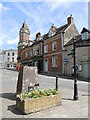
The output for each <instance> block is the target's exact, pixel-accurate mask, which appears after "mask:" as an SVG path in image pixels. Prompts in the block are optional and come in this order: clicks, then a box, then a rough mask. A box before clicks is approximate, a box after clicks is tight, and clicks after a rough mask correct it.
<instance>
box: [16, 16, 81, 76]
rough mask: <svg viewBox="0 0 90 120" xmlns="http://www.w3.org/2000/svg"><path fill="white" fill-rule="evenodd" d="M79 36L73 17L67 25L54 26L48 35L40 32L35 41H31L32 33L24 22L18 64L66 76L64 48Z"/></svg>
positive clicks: (68, 19) (21, 30)
mask: <svg viewBox="0 0 90 120" xmlns="http://www.w3.org/2000/svg"><path fill="white" fill-rule="evenodd" d="M78 34H79V33H78V31H77V29H76V26H75V24H74V20H73V17H72V15H71V16H70V17H68V18H67V23H66V24H65V25H62V26H60V27H59V28H57V27H56V26H55V25H54V24H52V26H51V28H50V29H49V31H48V32H47V34H45V35H41V33H40V32H38V33H37V34H36V39H35V40H29V37H30V31H29V29H28V27H27V25H26V23H25V21H24V23H23V25H22V27H21V29H20V32H19V36H20V37H19V43H18V62H19V63H23V65H29V66H37V67H38V72H39V73H40V72H43V73H49V74H60V75H61V74H64V68H63V66H64V65H63V49H64V48H63V46H64V45H65V43H66V42H68V41H69V40H70V39H71V38H72V37H73V36H75V35H78ZM21 36H22V37H21Z"/></svg>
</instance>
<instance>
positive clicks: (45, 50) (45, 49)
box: [44, 45, 48, 53]
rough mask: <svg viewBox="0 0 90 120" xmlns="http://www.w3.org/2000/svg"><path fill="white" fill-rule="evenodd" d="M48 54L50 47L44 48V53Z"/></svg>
mask: <svg viewBox="0 0 90 120" xmlns="http://www.w3.org/2000/svg"><path fill="white" fill-rule="evenodd" d="M47 52H48V45H45V46H44V53H47Z"/></svg>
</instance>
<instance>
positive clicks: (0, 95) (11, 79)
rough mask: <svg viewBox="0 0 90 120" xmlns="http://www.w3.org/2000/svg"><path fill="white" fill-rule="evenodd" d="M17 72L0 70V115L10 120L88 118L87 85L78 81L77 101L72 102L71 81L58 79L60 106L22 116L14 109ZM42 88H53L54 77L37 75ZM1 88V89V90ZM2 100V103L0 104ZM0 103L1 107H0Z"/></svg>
mask: <svg viewBox="0 0 90 120" xmlns="http://www.w3.org/2000/svg"><path fill="white" fill-rule="evenodd" d="M17 79H18V72H15V71H10V70H5V69H3V70H1V69H0V110H2V112H0V115H1V113H2V116H3V117H10V118H13V117H14V118H17V117H18V118H33V117H35V118H38V117H46V118H50V117H57V118H58V117H59V118H86V117H88V96H87V95H88V83H87V82H81V81H78V89H79V100H78V101H73V99H72V98H73V83H74V81H73V80H67V79H61V78H59V91H60V92H61V93H62V98H63V99H62V106H58V107H55V108H51V109H48V110H45V111H41V112H37V113H33V114H29V115H22V114H21V113H20V112H19V111H18V109H17V108H16V102H15V91H16V84H17ZM38 81H39V83H40V87H42V88H51V87H52V88H53V87H55V77H48V76H43V75H39V76H38ZM1 88H2V89H1ZM1 100H2V102H1ZM1 103H2V105H1Z"/></svg>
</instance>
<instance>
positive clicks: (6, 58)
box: [0, 49, 17, 68]
mask: <svg viewBox="0 0 90 120" xmlns="http://www.w3.org/2000/svg"><path fill="white" fill-rule="evenodd" d="M16 66H17V50H15V49H10V50H2V51H1V52H0V68H16Z"/></svg>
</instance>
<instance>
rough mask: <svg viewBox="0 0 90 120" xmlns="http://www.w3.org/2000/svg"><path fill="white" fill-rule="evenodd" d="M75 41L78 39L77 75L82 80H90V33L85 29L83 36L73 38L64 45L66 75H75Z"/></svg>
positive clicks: (82, 32)
mask: <svg viewBox="0 0 90 120" xmlns="http://www.w3.org/2000/svg"><path fill="white" fill-rule="evenodd" d="M73 39H76V67H77V75H78V77H82V78H90V74H89V73H90V55H89V51H90V31H89V30H88V29H86V28H83V30H82V31H81V35H78V36H75V37H74V38H71V39H70V41H69V42H67V43H66V44H65V45H64V50H65V51H64V60H66V61H65V62H64V74H65V75H69V76H72V75H73V73H74V69H73V68H74V65H73V55H72V54H71V53H72V52H73Z"/></svg>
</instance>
